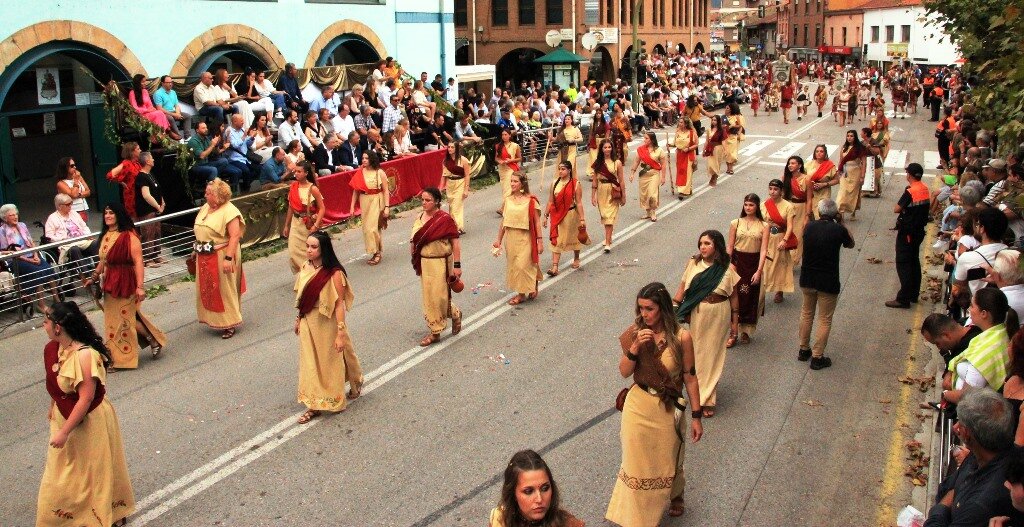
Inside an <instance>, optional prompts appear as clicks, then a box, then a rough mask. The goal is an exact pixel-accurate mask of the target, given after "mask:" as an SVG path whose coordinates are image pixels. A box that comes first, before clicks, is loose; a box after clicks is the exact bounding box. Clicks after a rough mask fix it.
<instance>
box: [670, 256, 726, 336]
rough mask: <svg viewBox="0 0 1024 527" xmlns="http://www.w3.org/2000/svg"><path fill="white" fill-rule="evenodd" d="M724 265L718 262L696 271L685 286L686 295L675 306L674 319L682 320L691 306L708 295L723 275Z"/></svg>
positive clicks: (690, 309)
mask: <svg viewBox="0 0 1024 527" xmlns="http://www.w3.org/2000/svg"><path fill="white" fill-rule="evenodd" d="M725 269H726V267H725V266H724V265H722V264H720V263H718V262H715V263H713V264H711V267H708V268H707V269H705V270H703V271H701V272H699V273H697V275H696V276H694V277H693V280H690V286H689V287H687V288H686V296H685V297H683V301H682V302H680V303H679V307H677V308H676V319H678V320H680V321H682V320H683V319H685V318H686V317H688V316H689V315H690V312H691V311H693V308H695V307H697V304H699V303H701V301H703V300H704V299H705V298H707V296H708V295H710V294H711V293H712V292H713V291H714V290H715V288H716V287H718V284H719V283H721V282H722V277H723V276H725Z"/></svg>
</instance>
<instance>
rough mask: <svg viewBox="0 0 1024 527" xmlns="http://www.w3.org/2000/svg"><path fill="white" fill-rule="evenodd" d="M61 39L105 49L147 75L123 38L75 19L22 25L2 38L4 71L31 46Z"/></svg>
mask: <svg viewBox="0 0 1024 527" xmlns="http://www.w3.org/2000/svg"><path fill="white" fill-rule="evenodd" d="M58 40H74V41H76V42H81V43H83V44H88V45H90V46H94V47H96V48H99V49H102V50H103V51H105V52H106V53H107V54H108V55H110V56H111V57H112V58H114V60H116V61H117V62H120V64H121V66H123V67H124V69H125V70H126V71H128V73H129V75H131V74H135V73H141V74H143V75H146V68H144V67H143V66H142V62H141V61H140V60H139V58H138V57H136V56H135V53H132V50H131V49H129V48H128V46H127V45H125V43H124V42H122V41H121V39H119V38H117V37H115V36H114V35H112V34H110V33H109V32H108V31H107V30H105V29H103V28H100V27H97V26H94V25H92V24H86V23H85V22H78V21H75V20H47V21H46V22H39V23H36V24H32V25H31V26H28V27H25V28H22V29H19V30H18V31H16V32H14V33H13V34H12V35H11V36H9V37H7V38H6V39H4V40H3V41H0V71H4V70H6V69H7V67H8V66H10V65H11V64H12V63H14V61H15V60H17V59H18V57H20V56H21V55H23V54H24V53H26V52H28V51H29V50H31V49H33V48H35V47H37V46H40V45H42V44H46V43H49V42H54V41H58ZM147 77H148V75H147Z"/></svg>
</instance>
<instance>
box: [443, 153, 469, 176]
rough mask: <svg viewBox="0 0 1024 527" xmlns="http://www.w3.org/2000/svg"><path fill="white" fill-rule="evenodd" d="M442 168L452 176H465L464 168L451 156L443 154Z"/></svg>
mask: <svg viewBox="0 0 1024 527" xmlns="http://www.w3.org/2000/svg"><path fill="white" fill-rule="evenodd" d="M444 168H445V170H447V171H448V172H451V174H452V175H453V176H465V175H466V169H465V168H462V164H461V163H459V162H458V161H456V160H454V159H452V158H451V156H444Z"/></svg>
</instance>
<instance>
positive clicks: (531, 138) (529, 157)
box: [516, 126, 590, 166]
mask: <svg viewBox="0 0 1024 527" xmlns="http://www.w3.org/2000/svg"><path fill="white" fill-rule="evenodd" d="M560 129H561V127H560V126H558V127H554V126H549V127H546V128H536V129H532V130H525V131H521V132H519V135H518V136H517V138H516V142H517V143H519V146H520V148H522V150H523V165H524V166H526V165H528V164H530V163H537V162H540V161H542V160H543V158H544V151H545V150H547V159H548V160H551V159H555V158H557V157H558V148H557V147H556V146H555V145H554V144H553V143H552V144H551V145H550V146H548V142H549V134H550V137H551V138H553V137H555V136H556V135H558V131H559V130H560ZM580 131H581V132H582V133H583V142H582V143H580V144H578V145H576V152H577V153H583V152H586V151H587V136H588V134H589V132H590V127H589V126H587V127H585V128H584V127H581V128H580Z"/></svg>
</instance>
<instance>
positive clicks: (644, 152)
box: [636, 145, 661, 170]
mask: <svg viewBox="0 0 1024 527" xmlns="http://www.w3.org/2000/svg"><path fill="white" fill-rule="evenodd" d="M636 154H637V156H639V157H640V162H641V163H643V164H645V165H647V166H649V167H651V168H652V169H654V170H661V163H659V162H657V161H655V160H654V158H653V157H651V149H650V148H648V147H647V145H641V146H640V148H637V149H636Z"/></svg>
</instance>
